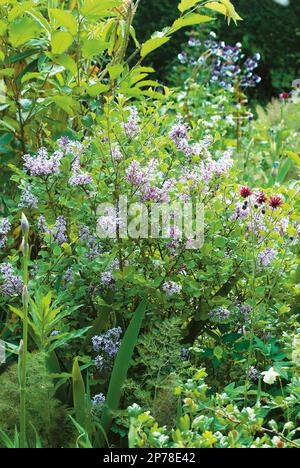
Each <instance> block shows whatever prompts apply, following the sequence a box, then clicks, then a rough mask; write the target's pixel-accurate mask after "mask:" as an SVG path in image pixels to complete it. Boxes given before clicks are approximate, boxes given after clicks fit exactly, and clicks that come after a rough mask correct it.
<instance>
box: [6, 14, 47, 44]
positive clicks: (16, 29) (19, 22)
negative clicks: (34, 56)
mask: <svg viewBox="0 0 300 468" xmlns="http://www.w3.org/2000/svg"><path fill="white" fill-rule="evenodd" d="M40 32H41V28H40V26H39V25H38V24H37V23H36V21H33V20H32V19H31V18H27V17H24V18H20V19H16V20H14V21H13V22H12V23H11V25H10V27H9V40H10V42H11V45H12V46H13V47H19V46H20V45H22V44H25V43H26V42H28V41H30V39H33V38H36V37H37V36H38V35H39V33H40Z"/></svg>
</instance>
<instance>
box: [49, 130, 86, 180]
mask: <svg viewBox="0 0 300 468" xmlns="http://www.w3.org/2000/svg"><path fill="white" fill-rule="evenodd" d="M58 144H59V146H60V147H61V148H62V150H63V152H64V154H65V155H68V154H69V155H72V156H73V160H72V163H71V168H72V175H71V177H70V179H69V184H70V185H72V186H83V185H88V184H90V183H91V182H93V179H92V177H91V176H90V175H89V174H88V173H87V172H84V171H83V170H82V169H81V167H80V157H81V155H83V154H84V151H85V150H86V148H87V147H88V144H89V143H88V142H86V141H84V142H80V141H74V140H70V139H69V138H68V137H61V138H60V139H59V140H58Z"/></svg>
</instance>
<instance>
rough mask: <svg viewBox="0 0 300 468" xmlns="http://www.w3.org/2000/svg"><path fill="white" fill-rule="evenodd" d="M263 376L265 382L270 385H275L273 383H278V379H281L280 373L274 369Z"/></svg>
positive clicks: (263, 373)
mask: <svg viewBox="0 0 300 468" xmlns="http://www.w3.org/2000/svg"><path fill="white" fill-rule="evenodd" d="M261 374H262V375H263V376H264V378H263V381H264V382H265V383H267V384H269V385H273V383H275V382H276V379H277V377H279V374H278V372H276V371H275V370H274V368H273V367H271V368H270V369H269V370H268V371H265V372H262V373H261Z"/></svg>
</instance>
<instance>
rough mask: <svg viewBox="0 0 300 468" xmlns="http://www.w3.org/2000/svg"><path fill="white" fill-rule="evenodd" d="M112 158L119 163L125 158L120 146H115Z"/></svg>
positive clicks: (112, 149)
mask: <svg viewBox="0 0 300 468" xmlns="http://www.w3.org/2000/svg"><path fill="white" fill-rule="evenodd" d="M111 156H112V158H113V160H114V161H116V162H119V161H121V160H122V158H123V154H122V152H121V150H120V148H119V147H118V146H113V147H112V148H111Z"/></svg>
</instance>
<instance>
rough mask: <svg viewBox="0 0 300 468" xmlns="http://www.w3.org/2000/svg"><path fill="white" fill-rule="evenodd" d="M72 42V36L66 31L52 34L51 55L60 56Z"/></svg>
mask: <svg viewBox="0 0 300 468" xmlns="http://www.w3.org/2000/svg"><path fill="white" fill-rule="evenodd" d="M72 42H73V36H72V34H70V33H68V32H66V31H57V32H55V33H54V34H52V38H51V49H52V53H53V54H57V55H58V54H62V53H63V52H65V51H66V50H67V49H68V48H69V47H70V45H71V44H72Z"/></svg>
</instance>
